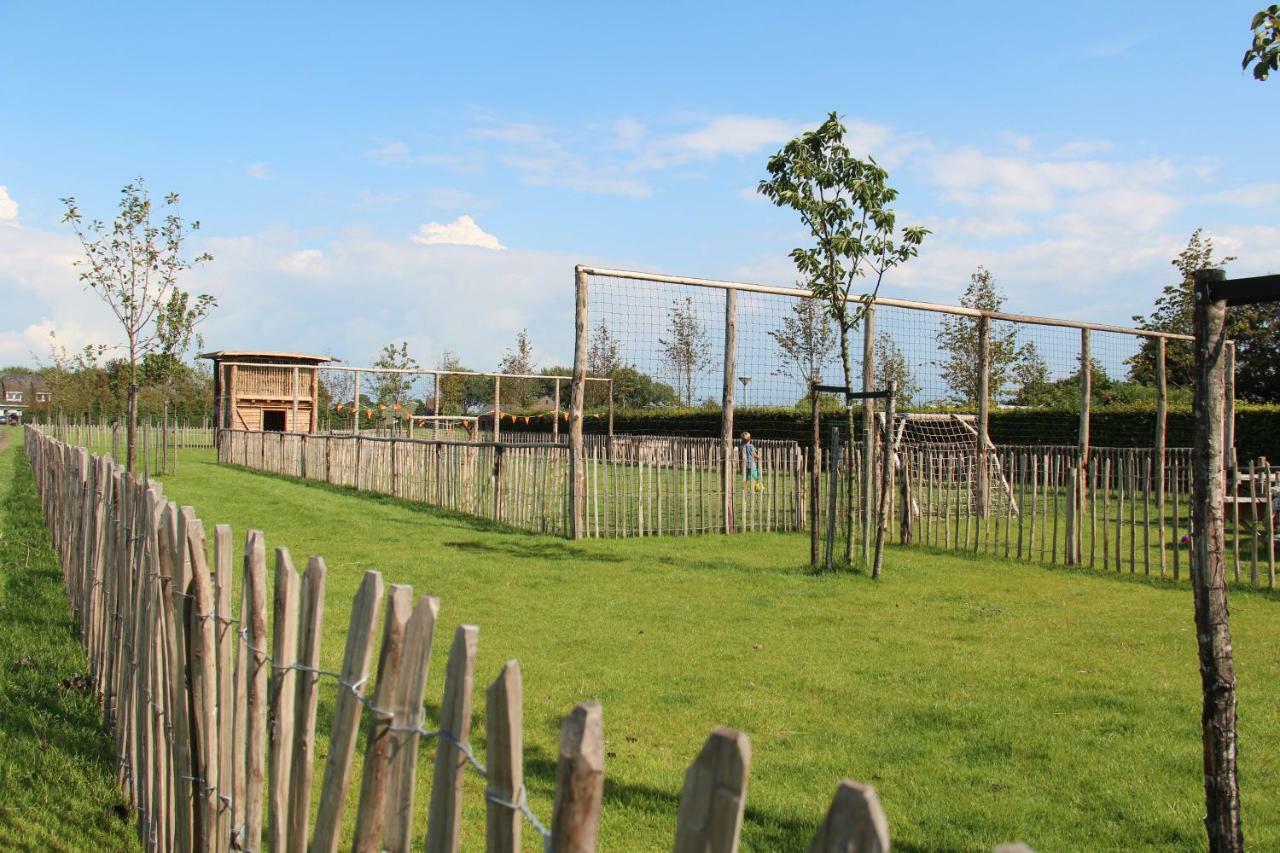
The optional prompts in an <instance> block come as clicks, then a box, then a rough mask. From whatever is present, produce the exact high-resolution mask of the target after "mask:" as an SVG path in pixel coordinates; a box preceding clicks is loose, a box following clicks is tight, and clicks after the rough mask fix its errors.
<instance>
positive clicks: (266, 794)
mask: <svg viewBox="0 0 1280 853" xmlns="http://www.w3.org/2000/svg"><path fill="white" fill-rule="evenodd" d="M25 442H26V444H25V447H26V453H27V457H28V459H29V461H30V464H31V466H32V470H33V476H34V479H35V482H36V488H37V492H38V495H39V499H40V503H41V508H42V510H43V513H44V517H45V520H46V523H47V525H48V527H49V530H50V532H51V534H52V541H53V547H54V549H55V551H56V552H57V554H58V558H59V560H60V563H61V565H62V570H63V578H64V581H65V585H66V589H67V599H68V606H69V609H70V612H71V615H72V618H73V621H74V623H75V625H76V628H77V630H78V632H79V635H80V639H81V641H82V642H83V644H84V646H85V649H86V651H87V653H88V662H89V667H90V670H91V674H92V676H93V678H94V683H95V684H96V685H97V688H98V694H99V696H100V698H101V702H102V710H103V717H104V721H105V723H106V726H107V728H108V730H109V731H110V733H111V736H112V738H113V739H114V744H115V749H116V752H117V755H118V758H119V761H118V781H119V783H120V785H121V787H122V789H123V791H124V792H125V794H126V796H127V797H128V799H129V802H130V804H131V806H132V808H133V810H134V813H135V816H136V820H137V829H138V833H139V837H140V839H141V841H142V843H143V845H144V846H145V847H146V848H147V849H150V850H162V851H168V850H179V851H185V850H201V851H230V850H233V849H239V850H264V849H271V850H310V851H334V850H336V849H337V848H338V846H339V845H340V844H343V843H344V842H345V843H349V844H350V845H351V846H352V847H353V849H356V850H362V851H363V850H392V851H402V850H409V849H411V848H414V847H421V846H423V845H424V844H425V849H427V850H428V851H455V850H457V849H458V847H459V838H460V830H461V821H462V791H463V787H462V783H463V777H464V774H466V773H468V772H475V773H478V774H480V775H482V776H483V777H484V778H485V780H486V783H485V793H484V797H485V808H486V829H485V833H486V845H487V849H489V850H491V851H516V850H519V849H521V837H522V832H523V831H524V829H525V827H526V826H528V827H529V828H530V829H532V831H533V832H535V833H537V835H538V837H539V838H540V840H541V842H542V846H543V848H544V849H545V850H548V851H580V853H589V851H594V850H595V849H596V846H597V836H598V827H599V818H600V810H601V805H602V800H603V793H604V757H605V748H604V723H603V711H602V708H601V706H600V704H599V703H598V702H594V701H588V702H582V703H580V704H578V705H577V706H575V707H574V708H573V710H572V711H571V712H570V713H569V714H568V715H567V716H566V717H565V718H564V720H563V722H562V725H561V730H560V744H559V751H558V758H557V764H556V771H555V797H554V802H553V805H552V808H551V813H550V817H549V819H548V820H547V821H545V822H544V821H543V820H541V819H540V818H539V817H538V816H537V814H535V812H534V811H533V810H532V809H531V808H530V807H529V804H528V800H527V797H526V789H525V783H524V771H523V700H522V695H523V694H522V684H521V673H520V664H519V662H518V661H515V660H511V661H508V662H507V663H506V664H505V665H504V666H503V667H502V669H501V671H500V672H499V673H498V676H497V678H496V679H495V680H494V681H493V683H492V684H491V685H490V686H489V687H488V689H487V690H486V692H485V707H486V715H485V724H486V729H485V736H484V742H485V755H484V759H485V760H484V762H482V761H481V759H480V757H479V756H478V755H477V754H476V751H475V750H474V749H473V747H472V742H471V736H472V733H471V719H472V702H473V695H472V694H473V686H474V682H475V657H476V645H477V642H478V638H479V629H478V628H477V627H476V626H474V625H460V626H458V628H457V630H456V632H455V634H454V637H453V641H452V645H451V647H450V652H449V658H448V664H447V667H446V673H445V679H444V687H443V693H442V699H441V702H440V705H439V709H440V710H439V715H438V719H437V720H434V721H429V720H428V718H427V714H426V710H425V707H424V705H423V696H424V694H425V690H426V685H427V681H428V674H429V672H428V668H429V663H430V660H431V647H432V643H433V638H434V634H435V630H436V626H437V624H438V614H439V606H440V603H439V600H438V599H437V598H435V597H433V596H429V595H421V596H418V597H417V598H416V599H415V597H414V592H413V589H412V588H411V587H409V586H401V585H392V586H390V587H384V583H383V579H382V577H381V575H380V574H379V573H378V572H374V571H369V572H366V573H365V574H364V577H363V580H362V581H361V584H360V587H359V591H358V592H357V594H356V597H355V600H354V602H353V604H352V608H351V616H350V622H349V624H348V628H347V635H346V641H345V648H344V653H343V662H342V666H341V669H340V670H338V671H327V670H325V669H323V668H321V666H320V642H321V637H322V636H323V633H324V632H323V630H322V626H323V620H324V605H325V578H326V569H325V564H324V560H323V559H321V558H319V557H312V558H311V559H310V560H309V562H308V564H307V567H306V570H305V571H304V572H303V573H301V574H299V573H298V572H297V571H296V570H295V568H294V565H293V562H292V560H291V558H290V555H289V552H288V551H287V550H286V549H283V548H277V549H276V550H275V570H274V571H275V583H274V590H273V593H272V596H271V598H270V601H269V600H268V592H267V549H266V543H265V540H264V537H263V534H262V532H261V531H257V530H250V531H249V532H248V534H247V536H246V538H245V542H244V547H243V552H242V554H240V555H237V554H235V553H233V552H234V551H236V548H235V545H234V542H233V537H232V531H231V529H230V528H229V527H227V526H225V525H218V526H216V527H215V528H214V537H213V543H212V546H213V547H212V549H211V550H210V548H209V543H208V541H207V539H206V535H205V528H204V525H203V523H202V522H201V520H200V519H199V518H198V517H197V516H196V514H195V511H194V510H193V509H192V508H191V507H181V508H179V507H178V506H176V505H175V504H174V503H173V502H172V501H167V500H165V498H164V496H163V494H162V490H161V486H160V484H159V483H158V482H157V481H154V480H153V481H150V482H148V481H146V480H143V479H141V478H139V477H137V476H134V475H132V474H128V473H126V472H125V471H124V470H122V469H121V468H120V467H119V466H117V465H115V464H114V463H113V462H112V461H111V459H110V458H109V457H106V456H98V455H94V454H91V453H90V452H89V451H88V450H86V449H84V448H79V447H73V446H71V445H68V444H66V443H64V442H61V441H59V440H57V439H54V438H52V437H50V436H47V435H44V434H43V433H41V432H40V431H39V430H38V429H36V428H34V427H27V428H26V432H25ZM237 556H240V557H242V564H243V595H242V601H241V602H240V606H239V608H238V609H237V608H236V607H235V606H234V605H233V600H232V585H233V579H232V573H233V563H234V562H235V561H236V557H237ZM269 609H270V613H271V619H270V621H268V610H269ZM384 611H385V612H384ZM380 616H381V621H382V629H381V631H379V630H378V628H377V625H378V622H379V617H380ZM379 634H380V635H381V644H379V643H378V637H379ZM375 651H376V652H377V660H378V665H377V669H376V673H375V671H374V668H373V667H372V661H373V659H374V652H375ZM324 680H331V681H333V682H336V684H337V685H338V688H339V689H338V691H337V694H336V696H337V698H336V700H335V703H334V707H333V709H332V726H331V731H330V739H329V744H328V747H329V751H328V756H327V758H326V759H325V761H324V763H323V768H317V767H316V766H315V764H316V758H317V756H316V725H317V716H318V715H317V711H318V706H319V686H320V683H321V682H322V681H324ZM361 739H363V740H364V742H365V749H364V756H363V760H362V762H357V760H356V746H357V743H358V741H359V740H361ZM424 740H433V741H434V742H435V756H434V762H433V766H432V770H431V780H430V797H429V806H428V810H427V817H426V831H425V838H420V837H417V835H416V833H415V831H414V828H415V826H416V825H417V824H416V823H415V813H414V803H415V802H416V799H417V798H416V797H415V788H416V786H417V784H418V771H419V764H420V763H421V762H422V761H424V760H425V757H424V758H421V759H420V757H419V754H418V752H419V747H420V745H421V743H422V741H424ZM358 764H359V765H360V766H357V765H358ZM750 765H751V747H750V742H749V739H748V737H747V735H746V734H745V733H743V732H738V731H735V730H733V729H727V728H722V727H716V728H714V729H712V731H711V734H710V736H709V737H708V738H707V741H706V743H705V744H704V746H703V747H702V750H701V751H700V752H699V754H698V755H697V756H696V758H695V759H694V760H693V762H692V764H691V765H690V766H689V768H688V770H687V772H686V774H685V778H684V787H683V791H682V794H681V798H680V806H679V811H678V813H677V814H676V815H675V829H674V843H673V849H674V850H676V851H681V853H683V851H688V853H694V851H698V853H704V851H726V853H727V851H734V850H736V849H737V847H738V839H739V834H740V832H741V828H742V821H743V813H744V809H745V805H746V792H747V779H748V775H749V771H750ZM317 773H319V774H320V780H319V781H320V785H319V794H318V797H319V799H318V803H317V804H316V807H315V808H314V809H313V808H312V796H313V792H314V790H313V789H314V787H315V786H314V784H313V783H314V782H315V781H316V780H315V775H316V774H317ZM357 774H358V777H359V778H358V781H357V779H356V777H357ZM353 788H354V791H353ZM313 811H314V818H313V817H312V813H313ZM352 813H354V816H355V819H354V826H353V828H352V829H350V830H348V829H345V828H344V827H346V826H347V825H348V824H350V815H351V814H352ZM809 849H810V850H815V851H834V850H854V849H856V850H865V851H884V850H888V849H889V828H888V823H887V821H886V819H885V816H884V813H883V811H882V809H881V807H880V804H879V801H878V799H877V797H876V793H875V790H874V789H873V788H870V787H868V786H865V785H860V784H858V783H855V782H851V781H848V780H844V781H841V782H840V783H839V785H838V787H837V789H836V794H835V797H834V798H833V800H832V802H831V806H830V808H829V810H828V812H827V815H826V817H825V819H824V820H823V821H822V823H821V824H820V825H819V827H818V829H817V832H816V834H815V836H814V838H813V841H812V843H811V844H810V846H809ZM1010 849H1012V848H1010ZM1018 849H1025V848H1018Z"/></svg>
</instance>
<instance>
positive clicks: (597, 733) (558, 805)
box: [551, 701, 604, 853]
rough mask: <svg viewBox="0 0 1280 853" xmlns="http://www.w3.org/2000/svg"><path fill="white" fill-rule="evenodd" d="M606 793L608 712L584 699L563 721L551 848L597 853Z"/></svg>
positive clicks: (567, 852) (566, 852)
mask: <svg viewBox="0 0 1280 853" xmlns="http://www.w3.org/2000/svg"><path fill="white" fill-rule="evenodd" d="M603 795H604V711H603V709H602V708H601V707H600V703H599V702H595V701H590V702H581V703H579V704H578V705H577V706H576V707H575V708H574V709H573V711H572V712H571V713H570V714H569V716H567V717H565V718H564V721H563V722H562V723H561V724H560V751H559V757H558V759H557V762H556V795H555V805H554V806H553V809H552V818H551V849H552V850H555V851H556V853H594V851H595V849H596V837H597V835H598V833H599V828H600V801H601V799H602V797H603Z"/></svg>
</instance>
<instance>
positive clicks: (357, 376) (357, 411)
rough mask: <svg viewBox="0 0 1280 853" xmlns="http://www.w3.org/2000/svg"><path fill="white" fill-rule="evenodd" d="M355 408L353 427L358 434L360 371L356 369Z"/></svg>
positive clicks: (357, 461) (357, 462)
mask: <svg viewBox="0 0 1280 853" xmlns="http://www.w3.org/2000/svg"><path fill="white" fill-rule="evenodd" d="M355 410H356V419H355V424H354V427H355V434H356V435H359V434H360V371H358V370H357V371H356V400H355ZM356 464H357V466H358V465H359V460H358V459H357V460H356Z"/></svg>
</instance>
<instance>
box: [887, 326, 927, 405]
mask: <svg viewBox="0 0 1280 853" xmlns="http://www.w3.org/2000/svg"><path fill="white" fill-rule="evenodd" d="M876 377H877V381H878V382H879V383H880V384H881V385H887V384H888V383H889V382H893V383H894V388H895V389H896V390H897V398H896V399H895V401H894V403H895V405H896V406H897V408H898V410H899V411H906V410H907V409H910V408H911V407H912V406H914V405H915V403H916V398H917V397H918V396H919V395H920V391H921V390H922V389H921V387H920V383H919V382H917V381H916V376H915V373H914V372H913V371H912V370H911V365H910V364H908V363H907V357H906V355H905V354H903V352H902V350H900V349H898V345H897V343H895V342H894V340H893V335H890V334H889V333H888V332H886V331H884V330H883V329H882V330H881V331H880V332H879V333H878V334H877V335H876Z"/></svg>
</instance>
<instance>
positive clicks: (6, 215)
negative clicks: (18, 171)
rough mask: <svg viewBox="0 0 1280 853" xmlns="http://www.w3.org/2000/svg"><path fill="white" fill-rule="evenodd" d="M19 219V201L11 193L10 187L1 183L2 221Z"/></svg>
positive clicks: (0, 214) (0, 209)
mask: <svg viewBox="0 0 1280 853" xmlns="http://www.w3.org/2000/svg"><path fill="white" fill-rule="evenodd" d="M17 221H18V203H17V202H16V201H14V200H13V197H12V196H10V195H9V188H8V187H6V186H5V185H4V184H0V222H9V223H13V222H17Z"/></svg>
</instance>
